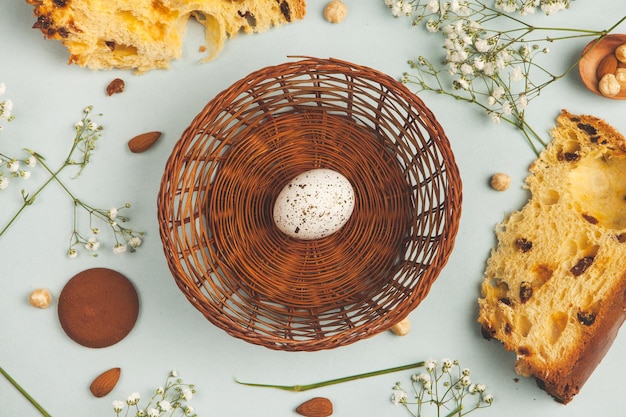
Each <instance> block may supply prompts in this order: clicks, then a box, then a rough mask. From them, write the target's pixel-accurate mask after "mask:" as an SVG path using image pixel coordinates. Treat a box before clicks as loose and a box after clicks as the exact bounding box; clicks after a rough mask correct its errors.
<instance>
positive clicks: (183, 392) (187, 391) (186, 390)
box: [181, 388, 193, 401]
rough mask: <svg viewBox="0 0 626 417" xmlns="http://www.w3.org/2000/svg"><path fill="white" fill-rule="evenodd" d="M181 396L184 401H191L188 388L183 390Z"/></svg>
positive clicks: (191, 392)
mask: <svg viewBox="0 0 626 417" xmlns="http://www.w3.org/2000/svg"><path fill="white" fill-rule="evenodd" d="M181 396H182V397H183V398H184V399H185V400H187V401H189V400H191V399H192V398H193V391H191V390H190V389H189V388H185V389H183V391H182V393H181Z"/></svg>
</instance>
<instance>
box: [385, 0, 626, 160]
mask: <svg viewBox="0 0 626 417" xmlns="http://www.w3.org/2000/svg"><path fill="white" fill-rule="evenodd" d="M384 1H385V4H387V6H388V7H389V8H390V10H391V13H392V14H393V15H394V16H395V17H401V16H407V17H410V18H411V19H412V22H413V25H415V26H418V25H419V26H423V27H425V29H426V32H430V33H433V34H437V35H439V36H440V37H441V38H440V39H441V41H442V46H443V50H444V51H445V55H444V56H441V57H438V58H435V59H428V58H426V57H424V56H419V57H418V58H416V59H411V60H409V66H410V68H411V69H412V70H414V71H412V72H406V73H405V74H403V77H402V82H403V83H406V84H413V85H417V86H418V87H419V90H418V92H419V91H432V92H436V93H438V94H444V95H447V96H450V97H453V98H455V99H457V100H461V101H465V102H468V103H472V104H474V105H477V106H478V107H479V108H480V109H481V110H482V111H483V112H484V113H485V114H487V115H488V116H489V117H490V118H491V120H492V121H493V122H495V123H500V122H501V121H504V122H507V123H510V124H512V125H514V126H516V127H517V128H519V129H520V130H521V132H522V133H523V135H524V136H525V138H526V140H527V141H528V142H529V144H530V145H531V146H532V148H533V150H534V151H535V152H536V153H538V152H539V148H541V147H545V145H546V141H545V140H544V139H543V138H542V135H540V134H538V133H537V132H536V131H535V130H534V129H532V127H531V126H530V125H529V124H528V122H527V120H526V113H525V112H526V109H527V106H528V104H529V102H530V101H531V100H533V99H535V98H537V97H538V96H539V95H540V94H541V92H542V91H543V89H544V88H546V87H547V86H548V85H550V84H552V83H553V82H555V81H557V80H559V79H561V78H563V77H565V76H566V75H567V74H568V73H570V72H571V71H572V70H573V69H574V68H576V65H577V61H576V62H573V63H571V65H569V66H567V68H566V69H565V70H564V71H563V72H555V71H551V70H550V69H548V68H547V67H546V66H545V65H544V64H543V63H542V57H543V56H544V55H546V54H548V53H549V52H550V48H549V47H550V46H552V45H554V43H555V42H556V41H560V40H566V39H575V38H580V37H595V38H598V40H599V39H601V38H602V37H604V36H606V35H607V34H609V33H610V32H611V31H612V30H613V29H615V28H616V27H617V26H618V25H620V24H621V23H622V22H623V21H624V20H626V16H623V17H621V18H620V19H619V20H618V21H617V23H615V24H614V25H613V26H611V27H610V28H609V29H607V30H602V31H598V30H590V29H576V28H550V27H539V26H534V25H531V24H529V23H527V22H525V21H523V20H522V18H521V17H520V15H521V16H525V15H529V14H533V13H535V12H536V11H537V9H540V10H541V11H542V12H543V13H545V14H546V15H553V14H555V13H557V12H559V11H561V10H564V9H567V8H569V7H570V1H569V0H493V2H492V4H493V6H489V5H488V4H487V3H486V1H485V0H451V1H444V0H384Z"/></svg>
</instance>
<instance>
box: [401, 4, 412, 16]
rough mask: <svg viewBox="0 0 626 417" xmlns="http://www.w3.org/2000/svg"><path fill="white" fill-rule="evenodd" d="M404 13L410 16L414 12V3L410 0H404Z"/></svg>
mask: <svg viewBox="0 0 626 417" xmlns="http://www.w3.org/2000/svg"><path fill="white" fill-rule="evenodd" d="M402 13H403V14H404V15H406V16H410V15H411V13H413V5H412V4H411V3H409V2H408V1H404V2H402Z"/></svg>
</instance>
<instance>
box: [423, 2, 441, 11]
mask: <svg viewBox="0 0 626 417" xmlns="http://www.w3.org/2000/svg"><path fill="white" fill-rule="evenodd" d="M426 8H427V9H428V11H429V12H431V13H437V12H438V11H439V0H428V4H427V5H426Z"/></svg>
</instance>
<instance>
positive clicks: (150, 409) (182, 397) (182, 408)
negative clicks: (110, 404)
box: [116, 372, 195, 417]
mask: <svg viewBox="0 0 626 417" xmlns="http://www.w3.org/2000/svg"><path fill="white" fill-rule="evenodd" d="M172 374H175V372H172V373H170V374H169V375H168V377H167V379H166V381H165V385H162V386H159V387H158V388H157V389H156V390H155V391H153V392H154V394H153V395H152V398H150V399H149V400H148V403H147V405H145V406H140V405H139V394H138V393H133V394H131V395H130V396H129V397H128V399H127V400H126V407H127V410H126V413H125V414H124V416H127V415H128V412H129V411H130V408H131V407H133V408H135V409H136V413H135V417H158V416H164V415H167V416H168V417H179V416H181V415H185V416H189V415H191V413H192V412H193V407H191V405H189V404H188V403H187V401H189V400H191V398H192V396H193V393H194V392H195V391H194V386H193V385H192V384H184V383H183V382H182V380H181V379H174V378H176V376H177V374H175V375H172ZM121 406H122V408H124V403H122V404H121ZM120 411H122V410H120ZM116 412H118V411H117V410H116ZM118 415H119V412H118Z"/></svg>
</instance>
